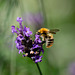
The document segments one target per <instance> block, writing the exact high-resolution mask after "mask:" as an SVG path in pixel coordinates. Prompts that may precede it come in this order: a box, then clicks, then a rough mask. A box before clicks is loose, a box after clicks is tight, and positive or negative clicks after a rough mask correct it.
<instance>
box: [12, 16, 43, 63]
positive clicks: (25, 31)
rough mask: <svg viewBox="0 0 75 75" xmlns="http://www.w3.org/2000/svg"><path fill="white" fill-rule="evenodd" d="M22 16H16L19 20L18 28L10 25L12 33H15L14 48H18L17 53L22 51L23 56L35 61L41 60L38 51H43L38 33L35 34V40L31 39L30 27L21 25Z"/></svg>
mask: <svg viewBox="0 0 75 75" xmlns="http://www.w3.org/2000/svg"><path fill="white" fill-rule="evenodd" d="M22 21H23V20H22V18H19V17H18V18H17V22H19V28H16V29H15V26H11V30H12V33H16V34H17V38H16V41H15V43H16V48H17V49H18V50H19V54H20V53H23V56H24V57H25V56H27V57H29V58H31V59H32V60H33V61H34V62H35V63H37V62H41V61H42V60H41V58H42V56H40V53H41V52H42V53H44V50H43V48H42V45H43V44H42V41H41V39H40V36H39V35H37V34H36V35H35V40H32V38H31V36H30V35H32V32H31V31H30V28H28V27H26V26H24V28H23V26H22Z"/></svg>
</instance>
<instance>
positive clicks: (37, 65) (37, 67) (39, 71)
mask: <svg viewBox="0 0 75 75" xmlns="http://www.w3.org/2000/svg"><path fill="white" fill-rule="evenodd" d="M36 65H37V68H38V70H39V73H40V75H42V72H41V70H40V67H39V64H38V63H36Z"/></svg>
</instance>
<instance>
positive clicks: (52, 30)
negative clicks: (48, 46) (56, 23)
mask: <svg viewBox="0 0 75 75" xmlns="http://www.w3.org/2000/svg"><path fill="white" fill-rule="evenodd" d="M58 31H59V29H50V31H49V32H50V33H52V34H56V32H58Z"/></svg>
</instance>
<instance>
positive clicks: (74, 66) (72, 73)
mask: <svg viewBox="0 0 75 75" xmlns="http://www.w3.org/2000/svg"><path fill="white" fill-rule="evenodd" d="M68 72H69V75H75V62H72V63H70V64H69V67H68Z"/></svg>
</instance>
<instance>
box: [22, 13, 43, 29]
mask: <svg viewBox="0 0 75 75" xmlns="http://www.w3.org/2000/svg"><path fill="white" fill-rule="evenodd" d="M23 20H24V22H25V23H26V24H27V25H33V26H34V27H36V28H37V29H39V28H41V27H42V26H43V24H44V17H43V15H42V14H41V13H35V14H33V13H27V14H25V15H23Z"/></svg>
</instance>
